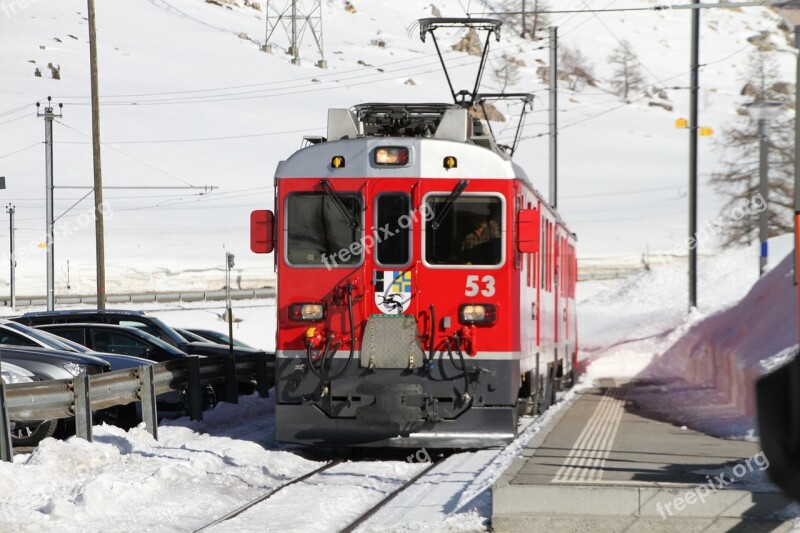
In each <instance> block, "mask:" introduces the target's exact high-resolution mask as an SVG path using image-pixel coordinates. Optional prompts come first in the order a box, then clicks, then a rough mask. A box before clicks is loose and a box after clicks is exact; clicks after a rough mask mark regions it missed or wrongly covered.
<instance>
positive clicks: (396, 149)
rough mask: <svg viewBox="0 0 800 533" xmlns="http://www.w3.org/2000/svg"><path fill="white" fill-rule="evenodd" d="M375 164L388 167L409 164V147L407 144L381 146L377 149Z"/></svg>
mask: <svg viewBox="0 0 800 533" xmlns="http://www.w3.org/2000/svg"><path fill="white" fill-rule="evenodd" d="M375 164H376V165H381V166H387V167H402V166H404V165H407V164H408V148H407V147H405V146H381V147H380V148H376V149H375Z"/></svg>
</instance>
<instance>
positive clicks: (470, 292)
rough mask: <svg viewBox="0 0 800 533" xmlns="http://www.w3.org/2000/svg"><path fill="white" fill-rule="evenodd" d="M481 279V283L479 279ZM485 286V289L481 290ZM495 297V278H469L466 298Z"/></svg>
mask: <svg viewBox="0 0 800 533" xmlns="http://www.w3.org/2000/svg"><path fill="white" fill-rule="evenodd" d="M479 278H480V281H478V279H479ZM481 284H483V288H481ZM478 293H480V294H481V296H494V276H483V277H482V278H481V277H480V276H467V288H466V290H465V291H464V295H466V296H477V295H478Z"/></svg>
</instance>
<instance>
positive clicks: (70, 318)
mask: <svg viewBox="0 0 800 533" xmlns="http://www.w3.org/2000/svg"><path fill="white" fill-rule="evenodd" d="M11 320H14V321H15V322H19V323H21V324H25V325H27V326H41V325H45V324H75V323H93V324H94V323H99V324H116V325H119V326H131V327H134V328H137V329H141V330H143V331H145V332H146V333H149V334H151V335H153V336H155V337H158V338H159V339H161V340H162V341H164V342H166V343H168V344H171V345H172V346H174V347H176V348H178V349H179V350H181V351H183V352H186V353H187V354H190V355H221V354H224V353H227V352H226V351H225V350H224V348H220V346H219V344H216V343H214V342H192V341H190V340H187V339H186V338H184V337H183V336H181V334H180V333H178V332H177V331H176V330H175V329H174V328H172V327H170V326H168V325H167V324H165V323H164V322H162V321H161V320H159V319H158V318H156V317H154V316H150V315H148V314H145V313H143V312H142V311H131V310H120V309H68V310H63V311H38V312H30V313H25V314H24V315H21V316H17V317H11ZM258 353H261V354H264V356H265V357H267V358H268V360H271V361H274V360H275V354H272V353H270V354H268V353H267V352H264V351H262V350H257V349H254V348H245V347H241V346H235V345H234V354H242V355H244V354H258Z"/></svg>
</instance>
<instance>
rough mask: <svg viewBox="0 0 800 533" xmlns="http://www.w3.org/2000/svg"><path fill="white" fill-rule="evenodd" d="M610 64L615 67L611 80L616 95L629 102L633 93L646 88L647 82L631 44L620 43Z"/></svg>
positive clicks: (613, 53) (612, 53) (611, 56)
mask: <svg viewBox="0 0 800 533" xmlns="http://www.w3.org/2000/svg"><path fill="white" fill-rule="evenodd" d="M608 62H609V63H610V64H611V65H612V66H613V67H614V73H613V75H612V77H611V79H610V80H609V83H610V84H611V88H612V90H613V91H614V94H616V95H617V96H620V97H621V98H622V99H623V100H627V99H628V95H629V94H630V93H631V92H633V91H638V90H641V89H643V88H644V86H645V82H646V80H645V77H644V74H642V67H641V65H640V63H639V59H638V58H637V57H636V52H635V51H634V50H633V46H631V43H629V42H628V41H620V44H619V46H618V47H617V48H615V49H614V50H613V51H612V52H611V55H610V56H609V57H608Z"/></svg>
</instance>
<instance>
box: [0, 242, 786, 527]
mask: <svg viewBox="0 0 800 533" xmlns="http://www.w3.org/2000/svg"><path fill="white" fill-rule="evenodd" d="M789 244H790V243H789V240H788V239H786V238H783V239H778V240H776V241H773V243H772V246H773V249H775V250H776V252H777V253H776V257H777V256H779V255H782V254H783V253H784V252H786V251H787V250H788V248H789ZM789 259H790V258H789ZM785 263H786V262H785V261H783V262H781V263H780V264H778V265H773V267H772V271H771V272H770V273H769V274H768V275H767V276H766V277H765V278H764V280H763V283H762V284H759V285H763V284H769V285H775V284H776V283H777V284H779V283H780V281H781V279H782V278H783V277H784V273H783V272H782V271H781V266H782V265H785ZM756 267H757V257H756V254H755V251H754V249H753V248H743V249H736V250H730V251H728V252H725V253H723V254H721V255H719V256H717V257H715V258H712V259H709V260H706V261H702V262H701V263H700V279H701V283H700V289H699V293H700V301H701V302H702V304H703V311H702V312H700V311H694V312H692V313H691V314H688V315H687V313H686V309H685V307H686V296H685V290H684V289H681V287H682V286H683V285H684V284H685V279H686V275H685V271H684V269H683V268H680V267H672V266H658V267H654V268H653V269H652V270H650V271H647V272H642V273H641V274H640V275H637V276H632V277H630V278H627V279H622V280H614V281H592V282H582V283H580V284H579V285H578V292H579V294H578V297H579V300H580V302H579V303H580V317H579V318H580V321H581V328H582V329H581V331H582V342H583V346H584V348H583V351H582V354H583V358H584V362H585V363H587V364H588V368H587V369H586V372H585V374H584V377H583V378H582V380H583V381H582V382H581V385H579V387H580V386H585V385H587V384H588V383H589V382H590V380H591V379H594V378H598V377H603V376H613V377H641V376H648V378H649V379H654V380H659V379H664V378H666V377H674V376H673V373H674V365H662V366H663V368H666V369H668V370H669V372H666V371H664V372H661V373H659V372H658V371H657V369H658V368H659V361H662V363H663V362H664V361H666V360H667V359H672V360H673V362H674V363H675V364H679V363H681V361H684V360H685V358H686V354H685V353H683V352H681V351H676V350H675V349H674V346H677V345H679V344H680V343H681V342H687V341H686V339H691V338H692V337H691V332H692V331H695V333H697V331H699V332H700V334H702V333H703V332H704V331H707V329H704V328H703V324H704V323H706V322H707V321H709V320H714V317H715V316H721V315H720V314H719V313H721V312H731V311H732V310H736V309H737V308H738V307H740V305H737V304H738V302H739V301H740V300H741V299H742V298H743V297H745V296H746V295H747V294H748V292H749V290H750V287H751V286H752V284H753V283H754V282H755V280H756V277H757V275H756V273H755V272H756V270H757V268H756ZM776 274H780V276H776ZM757 288H758V286H756V289H757ZM754 290H755V289H754ZM783 292H784V293H785V292H787V291H785V290H784V291H783ZM770 298H772V300H771V301H773V302H774V301H776V300H775V298H776V297H775V296H774V295H773V296H771V297H770ZM743 301H744V302H747V299H746V298H745V300H743ZM767 303H768V304H769V302H767ZM146 310H148V311H149V312H151V313H153V314H155V315H157V316H159V317H160V318H162V319H164V320H165V321H166V322H167V323H169V324H172V325H175V326H187V325H193V326H198V327H211V328H216V329H219V330H223V331H224V330H225V324H224V323H223V322H222V321H221V319H220V315H221V313H222V310H223V309H222V306H221V304H216V303H192V304H159V305H153V306H151V307H149V308H146ZM726 310H727V311H726ZM793 312H794V311H793V310H789V314H790V315H791V313H793ZM234 315H235V316H236V317H237V318H239V319H241V321H240V322H238V323H237V326H236V328H237V329H236V331H235V335H236V336H238V337H239V338H241V339H242V340H244V341H245V342H248V343H250V344H253V345H255V346H259V347H262V348H267V349H270V348H273V347H274V330H275V318H274V317H275V306H274V302H273V301H270V300H252V301H244V302H237V303H236V304H235V308H234ZM786 320H787V321H788V322H790V323H791V324H795V323H796V320H793V316H789V317H786ZM693 328H695V329H693ZM697 328H699V329H697ZM757 335H760V337H758V338H762V340H763V339H764V338H765V337H768V336H769V335H770V330H769V329H761V330H758V332H757ZM773 337H775V338H773V339H771V342H772V344H769V346H770V349H771V350H773V351H775V353H774V354H773V353H767V354H764V357H762V358H763V359H764V360H765V361H766V362H765V364H764V365H766V366H769V365H774V364H778V359H781V360H785V359H786V357H787V354H788V350H784V349H779V347H781V345H786V346H787V347H788V346H790V345H791V344H793V343H794V342H796V338H795V340H792V339H790V338H787V335H779V336H775V335H773ZM758 338H753V339H752V340H751V341H750V342H751V344H752V343H758ZM769 356H773V357H769ZM764 365H762V366H764ZM648 369H650V370H649V373H648ZM659 387H663V388H662V389H660V390H656V391H651V392H653V393H654V394H651V396H650V399H651V400H652V399H653V398H658V399H660V402H661V405H663V406H667V407H669V408H670V409H671V410H674V409H675V408H678V409H679V410H678V411H673V412H672V414H673V415H674V414H675V412H677V413H678V415H680V416H682V417H684V418H683V419H682V423H685V424H686V425H689V426H692V425H694V424H695V423H702V422H703V421H704V420H707V419H708V417H709V416H710V415H713V414H714V413H717V414H720V413H721V414H723V415H727V414H730V413H729V412H730V406H729V405H727V403H726V401H724V398H722V399H719V398H718V399H717V400H720V401H716V402H715V401H713V398H710V397H709V394H707V393H706V394H705V396H704V397H703V398H702V400H703V402H705V403H704V405H705V406H704V407H703V409H699V408H698V404H697V401H698V396H697V395H698V394H701V393H703V391H704V388H703V384H702V383H700V384H696V383H691V382H683V383H681V384H678V385H676V384H675V382H669V381H668V382H663V383H661V384H660V385H659ZM706 392H707V391H706ZM568 394H569V395H571V394H574V392H570V393H568ZM677 394H682V395H683V398H684V399H686V398H688V399H690V400H691V401H666V400H665V399H669V398H671V397H675V396H676V395H677ZM693 394H694V395H695V396H692V395H693ZM647 399H648V398H637V401H643V402H644V401H646V400H647ZM692 402H694V403H692ZM651 403H652V402H651ZM561 405H563V404H559V405H556V406H554V407H553V408H551V410H549V411H548V412H547V413H545V415H544V416H542V417H540V418H538V419H536V420H533V419H530V418H527V419H524V420H523V428H522V431H521V435H520V437H519V438H518V439H517V440H516V441H515V442H514V443H512V444H511V445H509V446H508V447H506V448H505V449H503V450H483V451H478V452H470V453H458V454H454V455H452V456H450V457H448V458H447V459H446V460H445V461H443V462H442V463H441V464H439V465H437V466H436V467H435V468H434V470H432V471H431V472H430V473H428V474H426V476H425V477H423V478H422V481H421V482H419V483H417V484H415V485H414V486H413V487H412V488H411V489H409V490H408V491H407V492H406V493H404V494H403V495H402V496H401V497H400V498H398V499H397V500H395V501H393V502H392V503H391V504H390V505H389V506H388V507H386V508H385V509H383V510H382V511H381V512H379V513H377V514H376V515H374V516H373V517H372V518H371V519H370V520H369V521H367V522H366V523H365V524H363V525H362V527H361V530H362V531H383V530H391V531H419V530H429V531H440V530H450V531H481V530H485V529H486V528H487V527H488V526H489V517H490V516H491V492H490V490H491V485H492V483H493V482H494V481H495V480H496V479H497V478H498V477H499V476H500V474H501V473H502V472H503V471H504V470H505V468H507V467H508V466H509V465H510V463H511V461H513V459H514V458H515V457H517V456H519V454H520V452H521V451H522V449H523V448H524V446H525V443H526V442H527V441H528V440H529V439H530V438H531V437H532V436H533V435H534V434H535V433H536V432H537V431H538V430H539V429H540V428H541V427H542V425H544V424H545V423H546V422H547V421H548V420H549V419H550V417H552V416H553V414H554V413H555V412H556V411H557V410H558V409H559V408H560V407H561ZM654 409H655V410H657V406H654ZM681 409H682V410H681ZM721 419H722V420H728V421H729V422H731V425H729V426H728V427H727V428H726V427H722V426H721V425H720V424H717V425H716V427H715V428H714V429H716V430H717V431H718V432H722V433H726V432H727V433H728V434H737V435H740V436H741V435H742V434H747V432H748V430H752V429H753V426H752V419H750V422H749V423H750V426H749V427H743V426H742V425H741V424H742V420H743V419H742V417H738V418H736V417H734V418H725V417H721ZM274 423H275V417H274V400H273V399H261V398H258V397H256V396H252V397H247V398H242V401H241V403H240V404H239V405H235V406H233V405H227V404H220V405H219V406H218V407H217V408H216V409H214V410H213V411H210V412H208V413H206V415H205V420H204V421H203V422H190V421H188V420H187V419H179V420H175V421H167V422H164V423H163V424H162V425H161V427H160V428H159V440H158V442H156V441H154V440H153V439H152V437H151V436H150V435H149V434H148V433H147V432H146V431H144V430H143V429H139V428H137V429H133V430H131V431H129V432H124V431H122V430H119V429H117V428H114V427H108V426H97V427H95V428H94V434H95V442H94V443H87V442H84V441H81V440H80V439H77V438H72V439H69V440H68V441H66V442H62V441H57V440H53V439H48V440H46V441H45V442H44V443H43V444H42V445H41V446H40V447H39V448H38V449H37V450H36V451H34V452H33V453H30V454H20V455H17V456H16V457H15V460H14V463H13V464H7V463H4V464H0V530H10V529H13V530H15V531H31V532H43V531H62V532H72V531H75V532H78V531H81V532H92V531H96V532H100V531H103V532H105V531H109V530H111V531H126V532H134V531H136V532H138V531H176V532H177V531H187V530H194V529H197V528H199V527H202V526H203V525H205V524H208V523H210V522H212V521H213V520H215V519H217V518H219V517H221V516H224V515H225V514H227V513H228V512H229V511H231V510H233V509H234V508H236V507H238V506H239V505H242V504H243V503H246V502H248V501H250V500H252V499H254V498H256V497H258V496H260V495H261V494H263V493H265V492H267V491H269V490H270V489H272V488H275V487H277V486H280V485H282V484H283V483H285V482H287V481H288V480H290V479H293V478H296V477H299V476H301V475H303V474H305V473H308V472H311V471H313V470H315V469H317V468H319V467H321V466H322V465H323V464H324V463H325V461H326V460H329V459H331V458H333V457H335V456H331V457H327V458H326V457H324V456H322V455H320V454H312V455H309V454H308V453H307V450H303V449H302V448H298V447H294V446H285V445H279V444H277V443H275V442H274ZM427 457H428V455H427V452H426V451H420V450H409V451H408V457H406V456H405V454H400V455H399V456H398V454H392V455H391V456H389V457H388V458H384V459H383V460H375V459H369V460H367V459H365V460H354V461H347V462H345V463H343V464H341V465H337V466H336V467H334V468H332V469H331V470H328V471H326V472H325V473H324V474H323V475H317V476H313V477H310V478H308V479H307V480H305V481H304V482H302V483H300V484H299V486H297V487H295V488H293V489H292V490H291V491H288V492H286V493H285V494H283V493H279V494H277V495H276V496H275V497H274V498H275V499H274V500H273V499H270V500H268V502H269V503H267V504H264V505H260V506H257V507H256V508H254V509H252V510H250V511H248V512H246V513H244V514H242V515H240V516H239V517H237V518H236V519H234V520H232V521H230V522H225V523H223V524H220V525H218V526H215V528H213V529H212V530H214V531H234V532H239V531H263V530H294V531H335V530H337V529H338V528H341V527H344V526H345V525H347V524H348V523H349V522H350V521H351V520H353V519H354V518H356V517H357V516H359V515H360V514H362V513H363V512H365V511H366V510H368V509H369V508H370V507H371V506H372V505H373V504H374V502H376V501H378V500H380V499H381V498H382V497H383V496H384V495H386V494H387V492H388V491H391V490H392V489H393V488H394V487H397V486H399V485H400V484H401V483H403V482H404V481H405V480H407V479H410V478H411V477H412V476H413V475H415V474H416V473H417V472H419V471H420V470H421V469H422V468H424V465H423V464H421V463H422V462H424V461H425V460H426V459H427ZM762 481H763V480H762Z"/></svg>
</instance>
